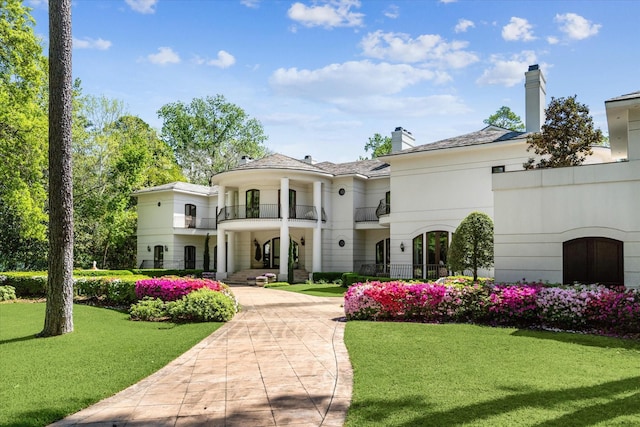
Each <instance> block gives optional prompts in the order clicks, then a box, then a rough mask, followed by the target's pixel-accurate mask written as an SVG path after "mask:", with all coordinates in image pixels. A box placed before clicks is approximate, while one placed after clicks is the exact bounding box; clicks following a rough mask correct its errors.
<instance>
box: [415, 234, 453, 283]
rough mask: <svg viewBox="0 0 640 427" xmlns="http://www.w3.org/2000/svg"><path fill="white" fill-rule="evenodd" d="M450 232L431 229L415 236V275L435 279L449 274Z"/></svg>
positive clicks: (417, 277) (419, 277)
mask: <svg viewBox="0 0 640 427" xmlns="http://www.w3.org/2000/svg"><path fill="white" fill-rule="evenodd" d="M448 251H449V232H447V231H429V232H427V233H424V234H419V235H418V236H416V237H414V238H413V258H412V259H413V277H414V278H416V279H429V280H435V279H438V278H439V277H443V276H447V275H448V274H449V272H448V270H447V252H448Z"/></svg>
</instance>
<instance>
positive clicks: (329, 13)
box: [287, 0, 364, 28]
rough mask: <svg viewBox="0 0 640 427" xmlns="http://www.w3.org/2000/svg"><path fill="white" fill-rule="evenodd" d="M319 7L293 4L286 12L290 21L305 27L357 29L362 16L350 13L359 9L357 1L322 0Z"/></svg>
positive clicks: (360, 23)
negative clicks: (354, 9) (353, 9)
mask: <svg viewBox="0 0 640 427" xmlns="http://www.w3.org/2000/svg"><path fill="white" fill-rule="evenodd" d="M322 3H323V4H321V5H315V4H314V5H313V6H307V5H305V4H302V3H294V4H293V5H291V7H290V8H289V10H288V11H287V15H288V16H289V18H290V19H292V20H294V21H296V22H298V23H300V24H302V25H304V26H305V27H325V28H333V27H359V26H361V25H362V19H363V17H364V14H362V13H356V12H352V11H351V9H352V8H359V7H360V1H359V0H323V2H322Z"/></svg>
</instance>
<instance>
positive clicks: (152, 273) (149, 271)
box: [131, 268, 203, 277]
mask: <svg viewBox="0 0 640 427" xmlns="http://www.w3.org/2000/svg"><path fill="white" fill-rule="evenodd" d="M131 271H132V272H133V274H142V275H144V276H149V277H162V276H178V277H184V276H196V277H202V271H203V270H169V269H153V268H145V269H142V268H140V269H133V270H131Z"/></svg>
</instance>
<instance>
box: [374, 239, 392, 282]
mask: <svg viewBox="0 0 640 427" xmlns="http://www.w3.org/2000/svg"><path fill="white" fill-rule="evenodd" d="M390 264H391V239H390V238H386V239H384V240H380V241H379V242H378V243H376V274H378V275H380V274H389V268H390Z"/></svg>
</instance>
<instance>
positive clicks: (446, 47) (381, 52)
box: [360, 31, 478, 68]
mask: <svg viewBox="0 0 640 427" xmlns="http://www.w3.org/2000/svg"><path fill="white" fill-rule="evenodd" d="M360 45H361V47H362V49H363V54H364V55H366V56H368V57H370V58H376V59H384V60H389V61H396V62H409V63H416V62H429V63H430V65H435V66H439V67H446V68H463V67H466V66H467V65H469V64H472V63H474V62H477V61H478V56H477V55H476V54H475V53H473V52H469V51H466V50H464V49H465V48H466V47H467V45H468V43H467V42H464V41H453V42H447V41H445V40H444V39H443V38H442V37H441V36H439V35H437V34H423V35H421V36H418V37H417V38H415V39H413V38H411V37H410V36H409V35H408V34H403V33H383V32H382V31H376V32H375V33H369V34H367V35H366V36H365V37H364V38H363V39H362V41H361V42H360Z"/></svg>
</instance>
